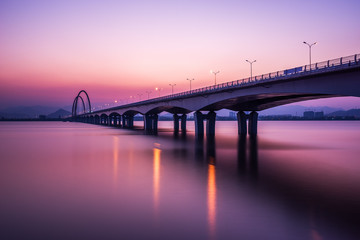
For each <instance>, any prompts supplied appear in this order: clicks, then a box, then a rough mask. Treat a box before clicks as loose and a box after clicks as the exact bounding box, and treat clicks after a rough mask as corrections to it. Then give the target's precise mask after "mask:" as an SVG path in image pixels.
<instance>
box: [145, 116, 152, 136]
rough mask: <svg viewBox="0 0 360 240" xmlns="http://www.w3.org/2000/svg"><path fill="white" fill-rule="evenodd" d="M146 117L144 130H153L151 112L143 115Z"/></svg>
mask: <svg viewBox="0 0 360 240" xmlns="http://www.w3.org/2000/svg"><path fill="white" fill-rule="evenodd" d="M143 118H144V130H145V131H146V132H150V131H151V118H150V115H149V114H145V115H144V116H143Z"/></svg>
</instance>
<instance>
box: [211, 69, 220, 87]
mask: <svg viewBox="0 0 360 240" xmlns="http://www.w3.org/2000/svg"><path fill="white" fill-rule="evenodd" d="M219 72H220V71H216V72H215V71H213V70H210V73H212V74H214V75H215V85H216V74H218V73H219Z"/></svg>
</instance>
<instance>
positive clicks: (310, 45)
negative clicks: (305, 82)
mask: <svg viewBox="0 0 360 240" xmlns="http://www.w3.org/2000/svg"><path fill="white" fill-rule="evenodd" d="M303 43H304V44H306V45H308V46H309V61H310V69H311V47H312V46H313V45H315V44H317V42H314V43H312V44H309V43H307V42H303Z"/></svg>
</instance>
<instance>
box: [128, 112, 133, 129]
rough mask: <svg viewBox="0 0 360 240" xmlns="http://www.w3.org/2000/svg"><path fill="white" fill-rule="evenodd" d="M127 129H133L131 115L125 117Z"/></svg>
mask: <svg viewBox="0 0 360 240" xmlns="http://www.w3.org/2000/svg"><path fill="white" fill-rule="evenodd" d="M127 127H128V128H133V127H134V116H132V115H129V116H127Z"/></svg>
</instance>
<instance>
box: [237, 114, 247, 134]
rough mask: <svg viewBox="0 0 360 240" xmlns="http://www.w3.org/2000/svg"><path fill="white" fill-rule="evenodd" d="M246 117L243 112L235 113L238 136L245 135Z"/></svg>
mask: <svg viewBox="0 0 360 240" xmlns="http://www.w3.org/2000/svg"><path fill="white" fill-rule="evenodd" d="M246 119H247V116H246V114H245V113H244V112H243V111H240V112H238V113H237V122H238V134H239V135H246V133H247V126H246Z"/></svg>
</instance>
